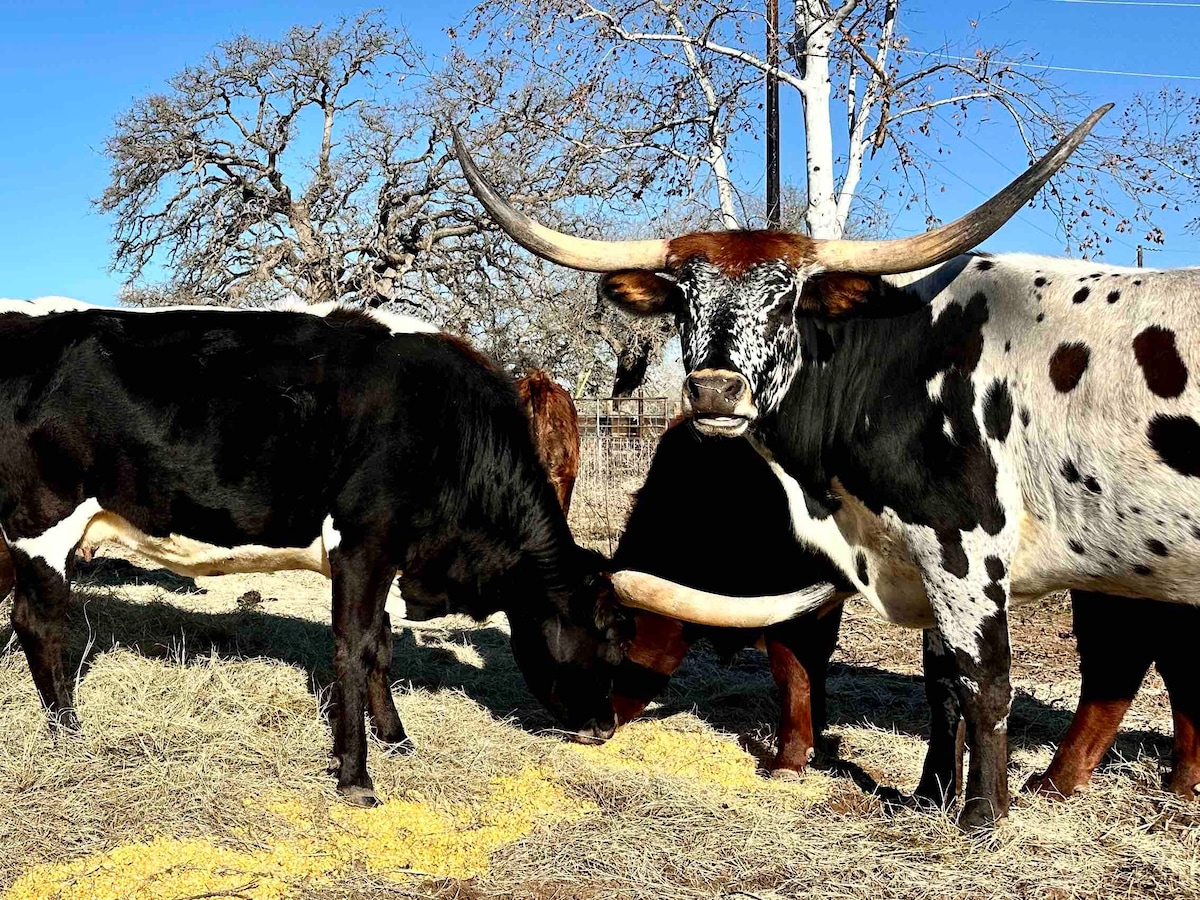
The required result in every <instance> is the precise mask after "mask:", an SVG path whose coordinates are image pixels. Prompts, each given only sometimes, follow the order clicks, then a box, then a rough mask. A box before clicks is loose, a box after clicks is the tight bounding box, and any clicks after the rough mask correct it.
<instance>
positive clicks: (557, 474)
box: [517, 369, 579, 513]
mask: <svg viewBox="0 0 1200 900" xmlns="http://www.w3.org/2000/svg"><path fill="white" fill-rule="evenodd" d="M517 394H518V396H520V398H521V402H522V403H523V404H525V409H526V410H527V411H528V413H529V424H530V426H531V427H532V429H533V443H534V446H536V447H537V451H538V456H540V457H541V460H542V464H543V465H544V466H545V467H546V475H547V477H549V479H550V484H552V485H553V486H554V492H555V493H556V494H557V495H558V502H559V503H560V504H561V505H562V509H563V512H564V513H569V512H570V511H571V492H572V491H574V490H575V479H576V478H577V477H578V475H579V413H578V412H577V410H576V409H575V401H573V400H572V399H571V395H570V394H569V393H568V392H567V391H566V390H565V389H564V388H562V387H560V386H559V385H558V384H557V383H555V381H554V379H552V378H551V377H550V376H549V375H547V374H546V373H545V372H543V371H542V370H541V369H534V370H533V371H532V372H530V373H529V374H528V375H525V376H523V377H521V378H518V379H517Z"/></svg>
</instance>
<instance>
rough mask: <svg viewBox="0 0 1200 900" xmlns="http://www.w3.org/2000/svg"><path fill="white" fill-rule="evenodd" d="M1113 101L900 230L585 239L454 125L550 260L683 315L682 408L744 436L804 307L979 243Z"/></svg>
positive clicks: (477, 188)
mask: <svg viewBox="0 0 1200 900" xmlns="http://www.w3.org/2000/svg"><path fill="white" fill-rule="evenodd" d="M1111 108H1112V107H1111V104H1110V105H1108V106H1104V107H1101V108H1100V109H1098V110H1096V111H1095V112H1094V113H1092V114H1091V115H1090V116H1089V117H1088V118H1087V119H1086V120H1085V121H1084V122H1082V123H1081V124H1080V125H1079V126H1078V127H1076V128H1075V130H1074V131H1072V132H1071V133H1070V134H1069V135H1067V137H1065V138H1064V139H1063V140H1062V141H1061V142H1060V143H1059V144H1058V145H1057V146H1056V147H1055V148H1054V149H1053V150H1051V151H1050V152H1049V153H1047V154H1046V155H1045V156H1044V157H1042V158H1041V159H1040V160H1038V161H1037V162H1036V163H1035V164H1034V165H1033V166H1031V167H1030V168H1029V170H1028V171H1026V172H1025V173H1024V174H1023V175H1021V176H1020V177H1018V178H1017V179H1016V180H1015V181H1013V182H1012V183H1011V184H1010V185H1009V186H1008V187H1006V188H1004V190H1002V191H1001V192H1000V193H999V194H997V195H996V196H995V197H993V198H992V199H990V200H988V201H987V202H986V203H984V204H983V205H982V206H980V207H978V208H977V209H975V210H974V211H973V212H971V213H968V214H967V215H966V216H964V217H963V218H961V219H959V220H957V221H955V222H951V223H950V224H948V225H943V226H942V227H940V228H937V229H934V230H933V231H929V232H926V233H925V234H921V235H917V236H915V237H910V238H903V239H900V240H891V241H849V240H816V239H813V238H809V237H806V236H804V235H795V234H786V233H783V232H768V231H727V232H708V233H698V234H689V235H684V236H682V237H677V238H672V239H662V240H643V241H596V240H587V239H583V238H577V237H573V236H570V235H565V234H561V233H559V232H556V231H553V230H551V229H549V228H546V227H545V226H543V225H540V224H538V223H537V222H535V221H533V220H532V219H530V218H528V217H527V216H525V215H524V214H523V213H520V212H518V211H517V210H516V209H514V208H513V207H512V205H511V204H509V203H508V201H507V200H505V199H504V198H503V197H501V196H500V195H499V194H497V193H496V191H495V189H494V188H493V187H492V186H491V185H490V184H489V183H488V182H487V180H486V179H485V178H484V177H483V176H482V175H481V174H480V172H479V170H478V169H477V168H476V167H475V164H474V163H473V161H472V160H471V158H470V156H469V155H468V154H467V152H466V150H465V148H464V147H463V145H462V142H461V141H460V140H459V139H458V136H457V135H456V136H455V143H456V146H457V150H458V156H459V161H460V162H461V164H462V167H463V171H464V173H465V174H466V177H467V180H468V181H469V182H470V184H471V188H472V190H473V191H474V192H475V195H476V196H477V197H478V198H479V199H480V201H481V202H482V203H483V205H484V206H485V207H486V208H487V210H488V212H489V213H491V215H492V217H493V218H494V219H495V220H496V221H497V222H498V223H499V225H500V226H501V227H502V228H503V229H504V230H505V231H506V232H508V234H509V235H510V236H511V237H512V238H513V239H514V240H516V241H517V242H518V243H520V244H522V245H523V246H524V247H526V248H527V249H528V250H530V251H531V252H533V253H536V254H537V255H539V256H542V257H544V258H546V259H549V260H551V261H553V262H557V263H560V264H562V265H565V266H569V267H571V268H575V269H581V270H584V271H591V272H602V273H605V274H604V277H603V278H602V279H601V282H600V293H601V295H602V296H604V297H605V298H606V299H608V300H609V301H610V302H612V303H614V304H616V305H618V306H621V307H623V308H625V309H627V310H630V311H632V312H635V313H638V314H641V315H651V314H656V313H663V314H673V315H674V316H675V319H676V322H677V324H678V326H679V334H680V340H681V343H682V347H683V362H684V365H685V367H686V368H687V369H688V375H687V378H686V379H685V381H684V386H683V411H684V413H685V414H686V415H688V416H690V417H691V418H692V420H693V423H694V424H695V425H696V427H697V428H698V429H699V430H701V431H703V432H705V433H708V434H720V435H729V436H735V435H739V434H742V433H743V432H744V431H745V430H746V429H747V428H748V427H749V426H750V424H751V423H752V422H753V421H754V420H755V419H756V418H757V417H758V416H759V415H761V414H766V413H769V412H771V411H772V410H773V409H774V407H775V406H776V405H777V404H778V403H779V401H780V400H781V399H782V397H783V395H784V394H785V393H786V391H787V388H788V386H789V385H790V384H791V381H792V379H793V378H794V377H795V375H796V372H797V371H798V370H799V368H800V366H801V365H802V359H803V354H802V353H801V347H800V334H801V328H800V320H801V319H802V318H803V317H806V316H816V317H843V316H852V315H855V314H856V313H857V312H858V311H859V309H860V308H861V307H862V306H863V301H864V300H865V298H866V297H867V296H868V295H869V294H870V293H871V287H872V278H874V277H876V276H881V275H894V274H900V273H903V272H912V271H915V270H917V269H922V268H925V267H927V266H933V265H937V264H939V263H942V262H945V261H946V260H948V259H951V258H953V257H955V256H958V255H959V254H961V253H965V252H966V251H968V250H971V249H972V248H974V247H975V246H977V245H978V244H979V243H981V242H982V241H984V240H985V239H987V238H988V237H989V236H990V235H991V234H993V233H994V232H995V231H996V230H997V229H999V228H1000V226H1001V225H1003V224H1004V223H1005V222H1006V221H1007V220H1008V219H1009V218H1011V217H1012V216H1013V215H1014V214H1015V213H1016V212H1017V211H1018V210H1019V209H1020V208H1021V207H1022V206H1023V205H1024V204H1025V203H1026V202H1028V201H1029V200H1030V199H1031V198H1032V197H1033V196H1034V195H1035V194H1036V193H1037V192H1038V190H1040V189H1041V187H1042V186H1043V185H1044V184H1045V183H1046V181H1047V180H1048V179H1049V178H1050V177H1051V176H1052V175H1053V174H1054V172H1055V171H1057V170H1058V169H1059V168H1060V167H1061V166H1062V165H1063V164H1064V163H1065V162H1066V160H1067V158H1068V157H1069V156H1070V155H1071V153H1072V152H1074V150H1075V149H1076V148H1077V147H1078V146H1079V145H1080V143H1082V142H1083V140H1084V138H1085V137H1086V136H1087V134H1088V132H1090V131H1091V129H1092V127H1093V126H1094V125H1095V124H1096V122H1098V121H1099V120H1100V118H1101V117H1102V116H1103V115H1104V114H1105V113H1107V112H1108V110H1109V109H1111ZM872 312H873V314H876V315H878V314H886V311H884V310H873V311H872Z"/></svg>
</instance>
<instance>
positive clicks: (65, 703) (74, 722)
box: [5, 547, 79, 730]
mask: <svg viewBox="0 0 1200 900" xmlns="http://www.w3.org/2000/svg"><path fill="white" fill-rule="evenodd" d="M11 559H12V579H13V581H14V583H15V592H14V594H13V605H12V625H13V631H15V632H16V634H17V637H18V638H19V639H20V641H21V649H22V650H24V651H25V658H26V659H27V660H28V661H29V671H30V673H31V674H32V675H33V683H34V685H35V686H36V687H37V691H38V695H39V696H40V697H41V700H42V705H43V706H44V707H45V708H46V711H47V712H48V713H49V715H50V719H51V721H52V723H53V724H54V725H56V726H59V727H62V728H66V729H70V730H73V729H77V728H78V727H79V718H78V716H77V715H76V713H75V703H74V700H73V698H72V684H71V679H70V678H68V677H67V669H66V668H65V667H64V665H63V650H64V645H65V643H66V619H67V609H68V607H69V605H70V600H71V586H70V584H69V583H68V581H67V578H66V575H65V574H64V572H60V571H57V570H55V569H54V568H53V567H52V566H50V565H49V564H47V563H46V561H45V560H44V559H42V558H41V557H40V556H34V557H31V556H30V555H29V554H27V553H26V552H25V551H23V550H21V549H18V548H16V547H14V548H13V549H12V551H11ZM63 562H64V568H65V561H63ZM5 593H7V591H5Z"/></svg>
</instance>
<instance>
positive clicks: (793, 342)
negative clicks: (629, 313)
mask: <svg viewBox="0 0 1200 900" xmlns="http://www.w3.org/2000/svg"><path fill="white" fill-rule="evenodd" d="M802 284H803V277H802V276H801V275H798V274H797V272H796V271H795V270H794V269H793V268H792V267H791V266H790V265H788V264H787V263H785V262H783V261H780V260H772V261H770V262H765V263H762V264H760V265H757V266H755V267H753V268H752V269H750V270H749V271H747V272H746V273H745V274H744V275H742V276H740V277H737V278H734V277H730V276H729V275H726V274H725V273H723V272H722V271H721V270H720V269H718V268H717V267H715V266H713V265H711V264H709V263H707V262H705V261H703V260H697V261H694V262H692V263H690V264H688V266H687V267H686V268H685V269H683V270H682V271H681V272H680V273H679V289H680V292H681V294H682V303H680V304H679V306H678V307H677V309H676V320H677V322H678V325H679V337H680V343H681V346H682V349H683V364H684V366H685V368H687V370H688V371H689V372H695V371H697V370H699V369H728V370H732V371H734V372H737V373H739V374H741V375H743V376H744V377H745V378H746V380H747V381H748V382H749V383H750V392H751V394H752V396H753V398H754V405H755V406H756V407H757V409H758V412H759V414H763V413H766V412H770V411H771V410H772V409H774V407H775V406H776V405H777V404H778V403H779V400H780V399H781V398H782V397H783V395H784V393H785V392H786V391H787V388H788V385H790V384H791V382H792V378H793V377H794V376H795V374H796V371H797V370H798V369H799V367H800V352H799V346H800V339H799V331H798V329H797V325H796V301H797V299H798V297H799V296H800V288H801V285H802Z"/></svg>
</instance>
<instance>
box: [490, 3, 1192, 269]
mask: <svg viewBox="0 0 1200 900" xmlns="http://www.w3.org/2000/svg"><path fill="white" fill-rule="evenodd" d="M902 6H903V3H902V0H841V2H827V0H795V2H794V3H792V4H790V10H789V9H788V7H787V6H785V7H784V13H785V17H784V18H785V19H787V18H788V16H787V15H786V13H788V12H789V11H790V14H791V15H790V18H791V21H792V22H793V23H794V27H793V28H792V29H791V31H792V33H791V34H790V35H783V36H782V37H784V38H786V39H785V40H784V41H783V46H784V48H785V52H784V54H783V56H782V59H781V62H780V65H779V67H778V68H777V69H773V68H772V67H771V66H769V65H768V63H767V57H766V52H765V48H766V27H767V25H766V20H765V16H764V4H761V3H746V2H743V0H614V2H599V0H533V2H517V0H483V2H482V3H481V4H480V6H479V7H477V9H476V20H477V22H478V23H480V25H479V26H478V27H479V28H484V29H486V30H487V31H488V33H489V34H490V35H491V36H492V37H493V38H496V39H502V40H506V41H510V42H512V43H513V44H514V45H515V46H516V47H517V48H518V49H519V52H522V53H524V54H526V56H527V58H528V59H529V61H530V62H531V63H533V64H534V65H536V66H537V67H538V69H539V70H546V71H555V72H557V73H558V74H560V75H561V76H562V77H564V78H574V79H577V80H578V81H579V82H580V83H584V84H589V85H593V86H594V85H596V84H598V83H601V82H604V81H605V80H613V81H618V82H620V83H622V84H625V85H627V86H628V94H629V96H630V100H629V103H628V107H627V109H628V110H636V112H637V114H638V115H639V116H640V117H641V120H642V124H641V128H640V131H638V132H637V135H639V136H640V137H641V140H640V141H632V142H630V141H629V140H628V139H625V140H624V142H622V140H621V139H623V138H625V137H626V136H625V134H624V133H623V132H621V131H619V130H617V131H614V132H613V133H612V136H613V137H614V139H615V140H614V143H615V144H617V145H619V146H620V147H621V148H622V150H623V151H624V152H643V153H645V152H652V153H657V155H658V159H659V165H660V166H661V167H662V170H663V177H664V179H665V180H666V181H667V183H669V184H673V185H674V191H673V193H674V195H675V196H680V195H683V194H684V193H686V191H685V190H684V189H682V188H680V187H679V185H680V184H682V183H689V182H688V179H689V178H691V179H692V181H691V182H690V185H691V187H692V188H693V189H695V190H696V191H697V192H698V193H700V194H703V195H707V196H709V197H712V198H713V200H714V202H713V203H712V206H713V207H714V208H715V209H716V210H718V211H719V219H720V222H721V223H722V224H723V225H724V226H725V227H733V226H736V225H739V224H741V225H745V224H749V223H750V220H749V217H748V215H747V205H746V203H745V202H744V199H743V198H742V197H741V196H740V194H739V190H738V185H739V184H747V183H749V184H751V185H753V184H755V183H756V182H757V172H755V177H754V178H753V179H750V178H747V176H746V175H745V174H744V173H742V175H741V179H740V180H739V178H738V173H736V172H735V171H734V162H735V161H736V160H737V158H738V155H739V153H744V152H745V149H746V141H747V139H748V137H751V136H756V135H757V133H758V131H759V128H760V126H759V123H758V121H757V118H756V110H757V108H758V100H759V97H760V96H761V80H762V78H763V77H764V76H765V74H766V73H767V72H768V71H774V72H775V73H776V74H777V76H778V78H779V81H780V83H781V85H783V87H784V89H787V90H791V91H793V92H794V93H795V95H796V96H798V98H799V99H800V101H801V104H802V107H803V116H804V136H805V153H806V160H805V171H804V183H805V187H806V191H805V197H806V207H805V209H804V225H805V228H806V230H807V231H808V232H809V233H810V234H812V235H814V236H817V237H839V236H841V235H842V234H843V233H844V232H845V230H846V227H847V223H848V222H849V221H850V219H851V216H852V215H855V212H854V211H855V210H856V209H857V213H856V216H857V219H858V220H859V222H860V223H861V224H862V225H863V226H865V227H866V228H867V229H868V230H879V229H880V228H881V227H882V226H883V225H884V224H885V222H886V219H887V217H888V215H889V214H890V213H891V212H894V206H895V204H894V202H893V203H892V204H891V207H892V209H890V210H889V206H888V204H887V203H885V202H884V201H885V199H886V197H885V191H886V192H887V194H889V195H891V196H892V197H893V198H894V197H895V196H897V195H898V196H899V197H900V198H901V202H902V204H903V205H904V206H913V205H916V206H917V207H918V208H921V209H923V210H924V211H925V214H926V218H927V220H928V221H929V222H930V223H933V222H934V221H935V220H936V216H935V215H934V211H933V209H932V205H931V202H930V199H931V194H934V193H936V192H934V191H931V190H930V189H929V184H928V183H927V182H929V180H930V177H929V176H930V171H931V170H930V167H931V166H932V165H934V164H935V163H934V161H935V160H939V159H940V157H942V156H944V153H945V151H946V149H947V145H948V144H950V143H951V137H952V136H954V137H957V136H962V134H963V132H964V130H965V129H966V128H967V127H968V125H969V124H970V123H971V122H978V121H979V120H981V119H983V118H986V117H988V116H989V115H991V114H992V113H993V112H994V111H1000V112H1002V113H1003V114H1004V116H1005V117H1006V119H1007V120H1008V121H1009V122H1010V123H1011V124H1012V126H1013V128H1014V129H1015V131H1016V132H1017V133H1018V134H1019V135H1020V137H1021V140H1022V141H1023V143H1024V146H1025V149H1026V151H1027V153H1028V154H1029V156H1030V158H1033V157H1034V156H1036V155H1037V154H1038V153H1039V152H1040V151H1041V150H1042V149H1044V148H1045V147H1046V146H1047V145H1048V144H1050V143H1051V142H1053V141H1054V140H1056V139H1057V138H1058V137H1060V136H1061V135H1062V134H1063V133H1064V132H1065V130H1067V129H1068V128H1069V127H1070V126H1071V125H1073V124H1074V123H1075V122H1076V121H1077V120H1078V118H1080V117H1081V115H1082V113H1083V112H1084V111H1085V104H1084V103H1083V101H1082V99H1081V98H1078V97H1075V96H1073V95H1071V94H1070V93H1069V92H1067V91H1066V90H1064V89H1063V88H1062V87H1061V86H1060V85H1058V84H1057V83H1056V82H1055V81H1054V80H1053V79H1052V78H1051V77H1050V73H1048V72H1047V70H1045V69H1043V68H1039V67H1038V65H1037V57H1036V54H1034V53H1032V52H1030V51H1028V50H1026V49H1024V48H1021V47H1014V46H1003V45H995V44H989V43H987V41H986V39H985V37H984V36H983V35H982V34H981V28H980V26H979V23H978V22H976V21H966V22H964V23H963V24H964V36H963V37H962V39H961V40H958V41H955V42H948V43H946V44H944V45H942V46H939V47H925V48H920V49H918V48H916V47H914V46H913V45H912V43H911V42H910V40H909V38H908V36H907V35H906V34H905V33H904V31H903V28H902V27H901V26H902V22H901V16H900V13H901V7H902ZM627 109H618V110H615V111H614V110H603V111H602V114H603V115H605V116H607V117H608V119H609V120H610V121H611V122H612V123H614V124H620V123H621V122H623V121H624V119H623V116H622V114H623V113H624V112H626V111H627ZM614 112H615V113H617V114H616V115H614ZM839 132H840V134H839ZM1124 137H1125V136H1123V135H1120V134H1115V133H1114V134H1113V136H1111V137H1109V138H1107V139H1103V138H1097V139H1096V140H1093V141H1092V142H1091V143H1090V145H1089V147H1088V148H1087V149H1086V150H1085V152H1084V153H1083V154H1082V155H1079V156H1077V157H1076V159H1075V160H1074V165H1073V166H1072V167H1071V168H1069V169H1068V170H1065V171H1064V172H1063V173H1062V174H1061V175H1060V176H1059V177H1058V178H1057V179H1056V181H1055V183H1054V184H1053V185H1052V187H1051V188H1050V190H1049V191H1047V192H1046V194H1045V199H1044V203H1045V204H1046V205H1047V206H1049V207H1051V208H1052V209H1053V210H1054V211H1055V213H1056V214H1057V215H1058V217H1059V220H1060V222H1061V224H1062V227H1063V229H1064V232H1065V234H1066V238H1067V245H1068V249H1071V248H1072V247H1074V248H1075V249H1078V250H1083V251H1085V252H1098V251H1102V249H1103V242H1104V241H1106V240H1107V239H1108V238H1107V234H1106V233H1107V231H1108V230H1110V229H1114V228H1115V229H1116V230H1129V229H1132V228H1134V227H1135V223H1140V224H1142V225H1146V226H1147V228H1149V231H1148V232H1147V237H1148V238H1150V239H1152V240H1153V239H1155V237H1156V232H1155V230H1154V229H1153V227H1152V226H1151V225H1150V224H1149V223H1150V220H1151V217H1152V215H1153V213H1154V211H1155V209H1156V208H1158V206H1159V205H1160V203H1161V202H1163V200H1162V198H1163V197H1164V196H1167V195H1169V194H1170V192H1171V190H1172V187H1173V185H1172V184H1171V182H1170V179H1169V178H1166V177H1163V172H1162V169H1161V168H1159V163H1160V162H1161V160H1159V159H1156V158H1154V157H1153V156H1147V153H1149V152H1150V151H1151V148H1148V147H1146V146H1142V147H1140V148H1139V147H1134V146H1132V145H1131V144H1129V143H1128V142H1127V141H1124V140H1123V138H1124ZM839 148H840V149H839ZM1023 165H1024V161H1021V160H1013V165H1012V168H1013V169H1014V170H1017V169H1020V168H1022V167H1023ZM941 175H942V173H940V172H935V173H934V176H935V177H936V178H938V179H939V180H940V178H941ZM1179 177H1183V176H1179ZM1126 201H1131V202H1126Z"/></svg>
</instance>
